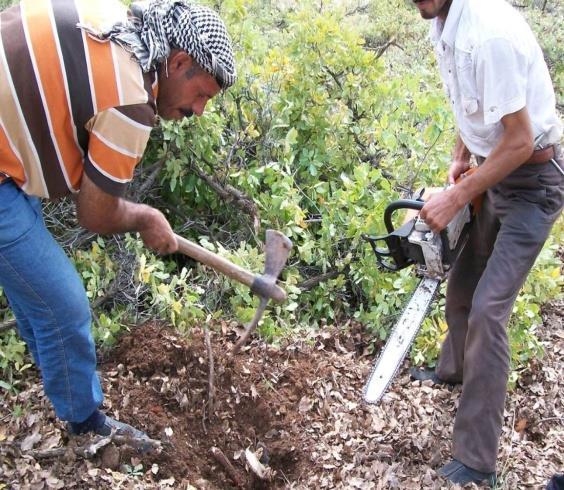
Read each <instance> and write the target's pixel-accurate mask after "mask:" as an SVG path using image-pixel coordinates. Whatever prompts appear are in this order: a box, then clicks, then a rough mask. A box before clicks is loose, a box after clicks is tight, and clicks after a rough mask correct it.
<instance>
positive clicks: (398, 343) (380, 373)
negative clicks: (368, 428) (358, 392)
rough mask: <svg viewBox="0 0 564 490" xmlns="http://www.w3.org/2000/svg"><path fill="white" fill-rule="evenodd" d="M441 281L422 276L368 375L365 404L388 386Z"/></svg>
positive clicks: (377, 398)
mask: <svg viewBox="0 0 564 490" xmlns="http://www.w3.org/2000/svg"><path fill="white" fill-rule="evenodd" d="M440 283H441V280H440V279H435V278H431V277H424V278H423V279H422V280H421V282H420V283H419V285H418V286H417V289H416V290H415V292H414V293H413V296H411V298H410V300H409V303H408V304H407V306H406V307H405V309H404V310H403V312H402V314H401V316H400V319H399V320H398V322H397V323H396V325H395V327H394V330H393V331H392V334H391V335H390V337H389V338H388V341H387V342H386V345H385V346H384V350H383V351H382V353H381V354H380V357H379V358H378V360H377V361H376V364H374V367H373V368H372V372H371V373H370V376H369V377H368V382H367V383H366V386H365V387H364V392H363V398H364V401H365V402H366V403H378V402H379V401H380V399H381V398H382V396H383V395H384V393H385V392H386V390H387V389H388V386H389V385H390V383H391V382H392V380H393V378H394V377H395V375H396V373H397V371H398V369H399V367H400V365H401V363H402V361H403V359H404V358H405V356H406V354H407V351H408V350H409V347H410V345H411V343H412V342H413V339H414V338H415V336H416V335H417V332H418V331H419V328H420V327H421V324H422V323H423V320H424V319H425V316H426V315H427V311H428V310H429V307H430V305H431V303H432V302H433V299H434V297H435V293H436V292H437V289H438V287H439V284H440Z"/></svg>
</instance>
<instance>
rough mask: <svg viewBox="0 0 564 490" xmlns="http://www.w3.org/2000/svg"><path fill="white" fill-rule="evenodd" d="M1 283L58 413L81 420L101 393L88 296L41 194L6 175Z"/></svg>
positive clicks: (0, 197)
mask: <svg viewBox="0 0 564 490" xmlns="http://www.w3.org/2000/svg"><path fill="white" fill-rule="evenodd" d="M0 286H2V288H4V293H5V294H6V296H7V298H8V302H9V303H10V307H11V308H12V311H13V312H14V315H15V316H16V320H17V324H18V330H19V333H20V335H21V337H22V338H23V339H24V340H25V342H26V344H27V346H28V348H29V350H30V351H31V354H32V355H33V358H34V360H35V363H36V364H37V366H38V367H39V369H40V371H41V376H42V378H43V385H44V390H45V393H46V395H47V396H48V397H49V399H50V400H51V402H52V403H53V406H54V408H55V412H56V414H57V416H58V417H59V418H60V419H62V420H68V421H70V422H82V421H83V420H85V419H86V418H88V416H90V414H91V413H92V412H93V411H94V410H95V409H96V408H97V407H99V406H100V404H101V403H102V400H103V395H102V389H101V386H100V381H99V379H98V375H97V373H96V351H95V346H94V341H93V338H92V333H91V330H90V326H91V316H90V306H89V304H88V298H87V296H86V292H85V290H84V286H83V284H82V281H81V280H80V277H79V275H78V274H77V272H76V269H75V268H74V266H73V264H72V263H71V261H70V260H69V259H68V257H67V256H66V255H65V253H64V251H63V249H62V248H61V247H60V246H59V244H58V243H57V242H56V241H55V240H54V239H53V237H52V236H51V234H50V233H49V231H48V230H47V228H46V227H45V223H44V221H43V216H42V211H41V203H40V201H39V199H37V198H35V197H30V196H28V195H26V194H25V193H24V192H23V191H21V190H20V189H19V187H17V186H16V185H15V184H14V183H13V181H12V180H6V181H4V182H2V183H0Z"/></svg>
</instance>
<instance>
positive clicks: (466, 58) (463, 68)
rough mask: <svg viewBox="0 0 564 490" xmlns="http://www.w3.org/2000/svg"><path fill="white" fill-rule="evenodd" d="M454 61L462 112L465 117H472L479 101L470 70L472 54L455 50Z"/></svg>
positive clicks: (471, 69) (471, 70) (476, 110)
mask: <svg viewBox="0 0 564 490" xmlns="http://www.w3.org/2000/svg"><path fill="white" fill-rule="evenodd" d="M454 61H455V65H456V77H457V79H458V88H459V90H460V100H461V103H462V111H463V113H464V115H465V116H472V115H473V114H476V113H477V112H478V109H479V107H480V99H479V97H478V89H477V87H476V81H475V77H474V74H473V68H472V54H471V53H469V52H466V51H461V50H459V49H456V50H455V53H454Z"/></svg>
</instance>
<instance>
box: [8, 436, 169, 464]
mask: <svg viewBox="0 0 564 490" xmlns="http://www.w3.org/2000/svg"><path fill="white" fill-rule="evenodd" d="M110 443H114V444H118V445H120V446H129V447H131V448H133V449H136V450H141V451H144V452H147V451H149V450H155V449H161V448H162V443H161V441H159V440H156V439H149V438H147V439H136V438H133V437H129V436H119V435H115V434H111V435H109V436H98V437H96V438H94V439H93V440H90V441H89V442H88V443H86V444H84V445H82V446H76V447H72V446H64V447H56V448H53V449H37V450H30V451H23V450H22V449H21V448H20V446H19V444H18V443H15V442H10V443H0V453H2V452H8V453H11V454H14V455H15V454H17V453H19V455H21V456H31V457H32V458H34V459H53V458H61V457H63V456H64V455H65V454H67V453H68V452H69V451H71V452H73V453H74V454H76V455H77V456H81V457H83V458H86V459H88V458H92V457H93V456H95V455H96V454H97V453H98V451H99V450H100V449H102V448H103V447H105V446H107V445H108V444H110Z"/></svg>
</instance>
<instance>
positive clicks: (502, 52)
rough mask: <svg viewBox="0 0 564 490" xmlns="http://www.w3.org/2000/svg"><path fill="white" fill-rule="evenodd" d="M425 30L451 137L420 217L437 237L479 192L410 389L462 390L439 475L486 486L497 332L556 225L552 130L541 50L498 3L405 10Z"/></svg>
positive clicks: (425, 1) (478, 0) (557, 162)
mask: <svg viewBox="0 0 564 490" xmlns="http://www.w3.org/2000/svg"><path fill="white" fill-rule="evenodd" d="M413 1H414V3H415V4H416V6H417V8H418V9H419V12H420V14H421V16H422V17H423V18H424V19H433V20H432V25H431V40H432V42H433V45H434V48H435V54H436V58H437V61H438V65H439V68H440V73H441V77H442V79H443V81H444V84H445V87H446V91H447V93H448V97H449V99H450V102H451V105H452V110H453V112H454V115H455V118H456V122H457V126H458V139H457V142H456V145H455V148H454V154H453V159H452V164H451V167H450V171H449V177H448V178H449V182H451V183H453V182H454V180H455V179H456V178H457V177H458V176H459V175H461V174H462V173H463V172H464V171H465V170H467V169H468V168H469V160H470V156H471V155H472V154H473V155H475V157H476V159H477V161H478V163H479V168H478V169H477V171H476V172H475V173H474V174H472V175H471V176H469V177H467V178H465V179H463V180H462V182H461V183H460V184H458V185H456V186H452V187H450V188H449V189H447V190H445V191H443V192H441V193H438V194H436V195H434V196H433V197H432V198H431V199H430V200H429V201H428V202H427V203H426V204H425V206H424V207H423V209H422V211H421V216H422V217H423V218H424V219H425V221H426V222H427V224H428V225H429V226H430V227H431V229H432V230H433V231H435V232H439V231H440V230H442V229H443V228H444V227H445V226H446V225H447V223H449V222H450V221H451V219H452V218H453V217H454V216H455V214H456V213H457V211H459V210H460V209H461V208H462V207H463V206H464V205H466V204H467V203H469V202H470V201H471V200H472V199H473V198H474V197H476V196H478V195H480V194H482V193H484V199H483V203H482V207H481V210H480V211H479V213H478V215H477V216H476V219H475V220H474V223H473V227H472V230H471V233H470V237H469V240H468V243H467V245H466V247H465V249H464V250H463V252H462V254H461V256H460V258H459V259H458V261H457V263H456V264H455V266H454V267H453V269H452V271H451V273H450V277H449V281H448V289H447V302H446V319H447V323H448V326H449V332H448V335H447V338H446V339H445V342H444V344H443V346H442V351H441V355H440V358H439V362H438V364H437V368H436V372H434V371H432V372H431V371H428V370H427V371H415V372H413V373H412V376H413V377H415V378H417V379H433V380H434V381H435V382H445V383H462V394H461V398H460V404H459V407H458V412H457V414H456V420H455V423H454V432H453V449H452V455H453V458H454V459H453V460H452V461H451V462H449V463H447V464H446V465H444V466H443V467H442V468H441V469H440V470H439V474H441V475H442V476H444V477H445V478H447V479H448V480H450V481H451V482H453V483H459V484H466V483H469V482H474V483H479V482H482V481H488V482H490V483H492V482H493V481H494V480H495V466H496V457H497V450H498V443H499V438H500V435H501V429H502V425H503V408H504V402H505V395H506V388H507V380H508V374H509V360H510V356H509V347H508V341H507V332H506V327H507V322H508V319H509V315H510V313H511V310H512V306H513V302H514V300H515V298H516V296H517V294H518V292H519V289H520V288H521V286H522V284H523V283H524V281H525V279H526V277H527V274H528V273H529V270H530V269H531V267H532V266H533V263H534V261H535V258H536V257H537V255H538V253H539V252H540V250H541V248H542V246H543V244H544V242H545V240H546V238H547V236H548V234H549V232H550V229H551V227H552V225H553V223H554V221H555V220H556V219H557V218H558V216H559V215H560V212H561V209H562V204H563V199H564V198H563V195H564V177H563V175H562V170H561V169H562V167H563V166H564V162H563V157H562V150H561V147H560V145H559V142H560V139H561V136H562V124H561V122H560V121H559V119H558V116H557V114H556V110H555V97H554V90H553V88H552V83H551V81H550V76H549V73H548V69H547V67H546V64H545V62H544V59H543V54H542V51H541V49H540V47H539V45H538V43H537V41H536V40H535V37H534V35H533V33H532V32H531V30H530V28H529V26H528V25H527V23H526V22H525V20H524V19H523V18H522V17H521V15H520V14H519V13H518V12H517V11H516V10H514V9H513V7H511V6H510V5H508V4H507V3H506V2H505V1H504V0H413Z"/></svg>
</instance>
